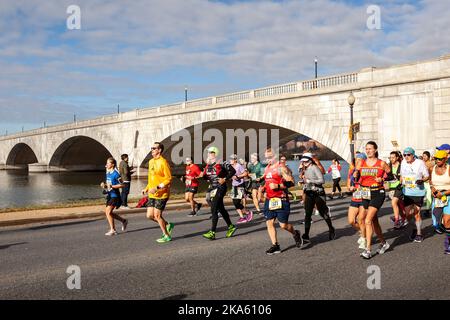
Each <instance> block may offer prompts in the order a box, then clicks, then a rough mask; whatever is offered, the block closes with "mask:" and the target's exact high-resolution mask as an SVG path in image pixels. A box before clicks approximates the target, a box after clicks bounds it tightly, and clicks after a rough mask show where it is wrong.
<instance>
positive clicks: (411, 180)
mask: <svg viewBox="0 0 450 320" xmlns="http://www.w3.org/2000/svg"><path fill="white" fill-rule="evenodd" d="M403 184H404V186H405V188H408V189H414V188H415V187H416V177H415V176H405V177H404V178H403Z"/></svg>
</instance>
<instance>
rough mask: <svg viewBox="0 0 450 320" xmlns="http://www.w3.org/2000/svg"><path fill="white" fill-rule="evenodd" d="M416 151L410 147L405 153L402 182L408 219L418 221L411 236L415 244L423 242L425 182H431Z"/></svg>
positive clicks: (401, 173) (401, 172)
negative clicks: (413, 218) (421, 209)
mask: <svg viewBox="0 0 450 320" xmlns="http://www.w3.org/2000/svg"><path fill="white" fill-rule="evenodd" d="M415 155H416V153H415V151H414V149H413V148H411V147H408V148H406V149H405V150H404V151H403V156H404V157H405V159H404V160H403V161H402V164H401V166H402V167H401V171H400V175H401V181H402V185H403V194H404V200H403V201H404V204H405V213H406V219H407V220H408V221H410V220H411V219H412V217H413V216H414V217H415V220H416V229H415V228H414V227H413V231H412V233H411V236H410V240H411V241H414V242H422V241H423V236H422V217H421V216H420V208H421V207H422V205H423V199H424V197H425V194H426V190H425V186H424V182H425V181H427V180H429V176H430V174H429V172H428V170H427V167H426V165H425V162H423V160H420V159H416V158H415Z"/></svg>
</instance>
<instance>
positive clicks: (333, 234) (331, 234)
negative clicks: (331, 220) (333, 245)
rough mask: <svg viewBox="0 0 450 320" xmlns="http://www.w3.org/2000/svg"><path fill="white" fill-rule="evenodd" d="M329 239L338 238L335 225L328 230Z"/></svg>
mask: <svg viewBox="0 0 450 320" xmlns="http://www.w3.org/2000/svg"><path fill="white" fill-rule="evenodd" d="M328 233H329V234H328V239H329V240H334V239H336V229H334V228H333V227H332V228H331V229H330V231H328Z"/></svg>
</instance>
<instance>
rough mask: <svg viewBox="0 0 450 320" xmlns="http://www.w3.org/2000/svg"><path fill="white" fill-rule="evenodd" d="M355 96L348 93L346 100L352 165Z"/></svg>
mask: <svg viewBox="0 0 450 320" xmlns="http://www.w3.org/2000/svg"><path fill="white" fill-rule="evenodd" d="M355 100H356V99H355V96H354V95H353V92H350V95H349V96H348V98H347V102H348V105H349V106H350V138H351V139H350V153H351V157H352V158H351V159H352V163H353V161H354V160H355V137H354V134H355V132H354V130H353V105H354V104H355Z"/></svg>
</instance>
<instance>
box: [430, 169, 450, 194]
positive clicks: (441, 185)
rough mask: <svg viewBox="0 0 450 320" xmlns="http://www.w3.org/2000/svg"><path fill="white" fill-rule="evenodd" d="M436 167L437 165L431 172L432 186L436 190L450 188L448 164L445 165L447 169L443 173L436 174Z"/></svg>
mask: <svg viewBox="0 0 450 320" xmlns="http://www.w3.org/2000/svg"><path fill="white" fill-rule="evenodd" d="M436 167H437V166H434V168H433V172H432V174H431V181H432V182H433V186H434V187H435V188H436V190H450V176H449V170H450V166H449V165H447V170H445V173H444V174H443V175H438V174H437V173H436Z"/></svg>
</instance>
